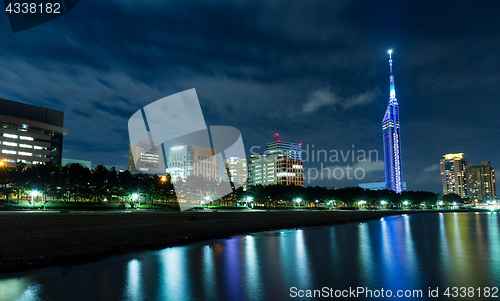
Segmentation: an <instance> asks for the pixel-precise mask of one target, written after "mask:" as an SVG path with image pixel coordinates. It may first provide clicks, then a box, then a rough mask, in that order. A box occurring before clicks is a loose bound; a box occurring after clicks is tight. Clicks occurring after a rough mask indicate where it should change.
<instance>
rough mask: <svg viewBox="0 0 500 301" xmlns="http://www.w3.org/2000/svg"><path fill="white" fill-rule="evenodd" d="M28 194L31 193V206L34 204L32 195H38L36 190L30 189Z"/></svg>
mask: <svg viewBox="0 0 500 301" xmlns="http://www.w3.org/2000/svg"><path fill="white" fill-rule="evenodd" d="M30 195H31V206H35V200H34V199H33V197H36V196H38V191H36V190H32V191H31V192H30Z"/></svg>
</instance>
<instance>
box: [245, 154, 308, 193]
mask: <svg viewBox="0 0 500 301" xmlns="http://www.w3.org/2000/svg"><path fill="white" fill-rule="evenodd" d="M248 185H249V186H254V185H263V186H267V185H295V186H304V170H303V165H302V160H299V159H291V158H287V157H285V156H281V155H267V156H265V155H253V157H252V158H251V160H250V163H249V165H248Z"/></svg>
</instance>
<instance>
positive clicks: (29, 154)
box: [17, 152, 33, 156]
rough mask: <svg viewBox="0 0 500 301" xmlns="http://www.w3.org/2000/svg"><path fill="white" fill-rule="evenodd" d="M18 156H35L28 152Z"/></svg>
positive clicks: (20, 153)
mask: <svg viewBox="0 0 500 301" xmlns="http://www.w3.org/2000/svg"><path fill="white" fill-rule="evenodd" d="M17 154H18V155H20V156H33V154H32V153H27V152H18V153H17Z"/></svg>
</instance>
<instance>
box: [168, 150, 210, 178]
mask: <svg viewBox="0 0 500 301" xmlns="http://www.w3.org/2000/svg"><path fill="white" fill-rule="evenodd" d="M215 154H217V151H216V150H215V149H212V148H209V147H204V146H199V145H179V146H174V147H171V148H170V149H169V150H168V154H167V166H168V167H167V173H169V174H170V176H171V177H172V181H173V182H175V181H178V180H179V179H182V180H185V179H186V178H187V177H188V176H190V175H195V176H200V177H203V178H205V179H208V180H214V181H218V180H219V157H218V156H216V155H215Z"/></svg>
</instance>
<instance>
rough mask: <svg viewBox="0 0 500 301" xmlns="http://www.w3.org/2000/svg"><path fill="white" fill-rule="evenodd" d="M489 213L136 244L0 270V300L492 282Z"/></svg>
mask: <svg viewBox="0 0 500 301" xmlns="http://www.w3.org/2000/svg"><path fill="white" fill-rule="evenodd" d="M498 215H499V214H497V213H446V214H442V213H441V214H439V213H430V214H423V215H408V216H406V215H403V216H393V217H386V218H384V219H383V220H380V221H371V222H367V223H362V224H348V225H339V226H333V227H323V228H308V229H302V230H301V229H298V230H281V231H273V232H264V233H257V234H252V235H246V236H240V237H235V238H232V239H225V240H218V241H209V242H205V243H197V244H192V245H188V246H183V247H175V248H168V249H164V250H161V251H155V252H141V253H137V254H132V255H127V256H121V257H115V258H110V259H107V260H104V261H100V262H96V263H93V264H87V265H81V266H77V267H73V268H71V269H70V270H67V269H62V268H50V269H43V270H38V271H35V272H32V273H29V274H22V275H17V276H10V278H5V277H4V278H3V279H0V299H1V300H286V299H292V300H297V299H301V298H291V297H290V288H291V287H297V289H303V290H307V289H311V290H312V289H318V290H320V289H322V287H328V288H332V289H334V290H344V289H349V287H353V288H355V287H358V286H362V287H367V288H368V289H371V290H380V289H382V288H383V289H384V290H391V291H392V292H394V293H396V291H397V290H422V291H423V294H424V297H423V298H420V300H425V299H428V298H427V294H428V287H431V288H432V289H435V288H436V287H439V288H440V291H439V293H440V295H441V297H442V292H443V291H444V289H445V288H446V287H453V286H457V287H460V286H465V287H475V288H477V287H485V286H489V287H492V286H497V287H498V286H500V227H499V218H498ZM498 295H499V296H500V293H499V294H498ZM302 299H307V298H302ZM358 299H359V300H374V299H378V300H381V299H385V298H366V297H359V298H358ZM391 299H394V298H391ZM403 299H404V298H403ZM407 299H411V298H407ZM439 299H445V298H439ZM439 299H438V298H434V299H433V300H439ZM459 299H460V300H465V299H466V300H483V298H478V297H477V291H476V297H475V298H465V299H464V298H459ZM447 300H454V298H448V299H447ZM484 300H498V298H484Z"/></svg>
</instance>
